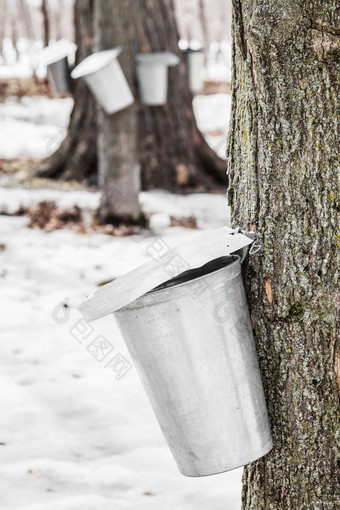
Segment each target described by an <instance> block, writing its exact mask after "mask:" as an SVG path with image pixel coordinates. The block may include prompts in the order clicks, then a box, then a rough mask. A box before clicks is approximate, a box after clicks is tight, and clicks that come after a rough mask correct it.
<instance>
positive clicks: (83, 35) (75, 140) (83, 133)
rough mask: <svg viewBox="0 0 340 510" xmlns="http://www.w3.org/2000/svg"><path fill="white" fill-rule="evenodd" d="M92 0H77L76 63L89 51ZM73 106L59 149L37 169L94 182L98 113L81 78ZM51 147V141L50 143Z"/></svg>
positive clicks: (54, 175) (48, 174)
mask: <svg viewBox="0 0 340 510" xmlns="http://www.w3.org/2000/svg"><path fill="white" fill-rule="evenodd" d="M92 17H93V0H76V2H75V13H74V20H75V29H76V44H77V46H78V50H77V53H76V63H78V62H80V61H81V60H83V59H84V58H85V57H87V56H88V55H90V54H91V53H92V44H93V21H92ZM73 86H74V107H73V110H72V114H71V119H70V124H69V128H68V133H67V136H66V138H65V140H64V141H63V142H62V144H61V146H60V147H59V149H57V151H56V152H54V153H53V154H52V155H51V156H50V157H49V158H48V159H46V160H44V161H43V162H42V163H41V164H40V166H39V168H38V169H37V175H40V176H41V177H50V178H56V179H59V178H63V179H66V180H72V179H74V180H77V181H80V182H81V181H84V180H85V179H87V180H88V181H89V182H90V183H96V181H97V112H96V102H95V99H94V97H93V95H92V94H91V93H90V91H89V89H88V88H87V86H86V85H85V82H84V80H77V81H76V82H73ZM51 149H53V140H52V142H51Z"/></svg>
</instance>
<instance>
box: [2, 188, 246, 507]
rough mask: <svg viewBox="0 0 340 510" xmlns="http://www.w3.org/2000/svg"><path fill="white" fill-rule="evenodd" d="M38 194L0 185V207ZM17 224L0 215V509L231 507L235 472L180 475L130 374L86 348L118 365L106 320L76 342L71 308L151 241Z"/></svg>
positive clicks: (79, 199) (206, 221) (216, 206)
mask: <svg viewBox="0 0 340 510" xmlns="http://www.w3.org/2000/svg"><path fill="white" fill-rule="evenodd" d="M48 193H51V191H49V192H48ZM42 198H47V195H46V191H44V190H39V191H37V190H22V189H11V190H2V191H1V195H0V204H1V205H2V206H4V205H6V204H7V206H8V208H9V209H10V208H11V207H12V208H13V207H16V206H17V205H18V204H19V203H25V204H28V203H31V204H32V203H35V202H37V201H39V200H41V199H42ZM48 198H53V199H55V200H56V201H57V202H58V203H59V204H63V205H65V206H66V205H71V204H73V203H77V204H79V205H81V206H83V207H85V206H88V207H89V208H93V207H95V205H96V203H97V200H98V195H97V194H95V193H86V192H67V191H59V192H54V195H53V197H52V196H48ZM141 201H142V203H143V207H144V209H145V210H147V211H149V212H156V213H157V212H160V211H167V212H170V213H171V212H172V211H176V215H187V214H195V215H197V216H198V219H199V224H200V226H204V227H209V228H212V227H217V226H220V225H223V224H225V223H226V222H227V221H228V220H227V210H226V206H225V198H224V197H223V196H220V195H201V196H200V195H195V196H194V195H193V196H189V197H176V196H172V195H171V194H168V193H164V192H152V193H143V194H142V196H141ZM26 223H27V219H26V218H25V217H8V216H0V243H1V244H2V245H4V246H2V249H3V251H1V252H0V278H1V286H0V308H1V310H2V313H1V328H2V342H1V344H0V345H1V346H0V349H1V353H0V360H1V361H0V363H1V371H0V373H1V384H0V398H1V402H2V412H1V415H0V430H1V435H0V449H1V450H0V451H1V459H2V462H1V467H0V478H1V496H0V497H1V500H2V502H1V504H0V507H1V508H13V509H25V510H38V509H39V510H40V509H41V510H64V509H65V510H73V509H74V510H78V509H79V508H82V509H83V510H92V509H93V510H97V509H98V508H100V509H101V510H105V509H110V510H111V509H112V508H114V509H117V510H120V509H132V508H133V509H140V510H142V509H145V510H146V509H152V508H155V509H159V508H164V509H168V508H169V509H176V510H180V509H183V510H184V509H185V510H190V509H192V510H194V509H195V510H197V509H198V510H203V509H204V510H211V509H214V510H219V509H221V510H222V509H223V510H225V509H227V510H238V509H239V508H240V476H241V473H240V470H236V471H233V472H230V473H226V474H222V475H218V476H212V477H208V478H201V479H191V478H186V477H183V476H182V475H181V474H180V473H179V472H178V470H177V467H176V465H175V462H174V460H173V459H172V456H171V454H170V452H169V450H168V447H167V446H166V444H165V441H164V439H163V437H162V435H161V432H160V430H159V427H158V424H157V422H156V419H155V417H154V415H153V412H152V410H151V408H150V405H149V403H148V401H147V399H146V396H145V394H144V391H143V388H142V386H141V383H140V381H139V379H138V377H137V375H136V372H135V370H134V369H131V370H129V371H128V373H127V374H126V375H125V377H124V378H122V379H121V380H119V381H117V380H116V379H115V374H114V373H113V372H112V370H110V369H109V368H105V367H104V363H103V362H99V361H97V360H96V359H95V358H94V357H93V354H91V353H90V352H89V351H88V350H87V347H88V346H89V343H91V342H92V341H93V340H94V339H95V338H96V337H97V336H98V335H100V334H101V335H103V336H104V337H105V338H106V339H107V340H108V341H109V342H110V343H111V345H112V346H113V347H114V351H113V352H114V353H120V354H123V355H124V356H125V357H126V358H127V360H130V358H129V355H128V353H127V351H126V349H125V346H124V344H123V340H122V338H121V336H120V334H119V332H118V329H117V327H116V325H115V322H114V319H113V317H108V318H105V319H102V320H100V321H97V322H95V323H93V328H94V329H93V331H92V333H91V334H90V337H89V338H88V339H87V340H85V341H84V340H81V338H80V337H81V334H80V333H79V331H78V330H79V326H80V323H79V322H78V321H79V319H80V316H79V314H78V312H77V311H76V310H75V307H76V305H77V304H78V303H79V302H80V301H81V300H82V298H84V297H85V295H86V294H88V293H90V292H93V291H94V290H95V289H96V288H97V286H98V284H99V283H100V282H103V281H106V280H108V279H111V278H114V277H117V276H119V275H120V274H122V273H124V272H126V271H128V270H130V269H132V268H133V267H135V266H136V265H138V264H140V263H142V262H144V261H146V260H148V255H147V252H146V248H147V247H148V246H149V245H150V244H151V243H152V241H153V240H154V239H155V236H153V235H152V234H148V235H147V236H143V235H140V236H133V237H126V238H114V237H110V236H105V235H101V234H93V235H77V234H75V233H73V232H72V231H70V230H67V229H65V230H59V231H55V232H52V233H50V234H46V233H44V232H42V231H40V230H31V229H27V228H26ZM195 235H197V231H195V230H189V229H184V228H180V227H176V228H174V227H173V228H166V229H165V230H164V231H163V232H161V233H159V234H158V236H161V237H162V238H163V239H164V240H165V241H166V242H167V243H168V244H169V245H170V246H174V245H176V244H177V243H178V242H181V241H183V240H185V239H188V238H190V237H193V236H195ZM65 302H66V303H67V304H68V306H69V308H67V309H65V308H63V307H62V306H60V304H61V303H65ZM83 336H84V334H83ZM79 341H80V342H81V343H79Z"/></svg>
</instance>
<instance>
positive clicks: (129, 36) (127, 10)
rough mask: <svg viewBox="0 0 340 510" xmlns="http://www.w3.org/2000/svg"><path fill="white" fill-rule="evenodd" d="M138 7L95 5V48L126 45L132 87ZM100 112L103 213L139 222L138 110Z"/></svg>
mask: <svg viewBox="0 0 340 510" xmlns="http://www.w3.org/2000/svg"><path fill="white" fill-rule="evenodd" d="M134 6H135V0H116V1H115V2H108V1H107V0H97V1H96V2H95V5H94V33H95V48H96V49H97V50H99V51H100V50H106V49H110V48H112V47H113V46H115V45H117V42H118V41H119V44H120V45H122V46H123V48H124V51H123V54H122V56H121V58H120V63H121V65H122V69H123V71H124V74H125V76H126V78H127V80H128V82H129V84H130V86H132V85H133V71H134V70H133V67H132V66H131V62H133V58H134V51H133V50H134V48H133V34H134V30H133V24H131V23H130V20H131V13H132V12H133V8H134ZM113 23H114V30H113V29H112V28H113ZM98 113H99V117H98V146H97V147H98V174H99V184H100V188H101V192H102V193H101V202H100V207H99V212H100V216H101V217H102V218H103V219H104V220H105V221H108V222H113V223H114V222H116V221H118V222H119V221H121V220H122V219H123V220H125V221H131V220H132V221H136V220H138V218H139V217H140V215H141V210H140V205H139V201H138V193H139V191H140V166H139V161H138V155H137V129H138V124H137V112H136V110H135V108H134V107H133V106H130V107H128V108H125V109H124V110H121V111H119V112H117V113H115V115H107V114H106V113H105V112H104V110H103V109H101V108H98Z"/></svg>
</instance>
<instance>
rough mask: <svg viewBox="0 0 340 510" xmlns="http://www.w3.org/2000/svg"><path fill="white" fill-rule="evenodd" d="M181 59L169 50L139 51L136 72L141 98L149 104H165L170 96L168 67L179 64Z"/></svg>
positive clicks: (142, 101) (144, 102) (143, 102)
mask: <svg viewBox="0 0 340 510" xmlns="http://www.w3.org/2000/svg"><path fill="white" fill-rule="evenodd" d="M179 62H180V59H179V58H178V56H177V55H175V54H174V53H171V52H169V51H159V52H154V53H138V54H137V55H136V72H137V81H138V88H139V98H140V102H141V103H142V104H145V105H148V106H162V105H165V104H166V102H167V98H168V67H170V66H175V65H178V64H179Z"/></svg>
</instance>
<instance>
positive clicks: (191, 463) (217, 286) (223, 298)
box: [114, 256, 272, 476]
mask: <svg viewBox="0 0 340 510" xmlns="http://www.w3.org/2000/svg"><path fill="white" fill-rule="evenodd" d="M114 317H115V318H116V320H117V323H118V325H119V328H120V330H121V332H122V334H123V337H124V339H125V342H126V344H127V346H128V349H129V351H130V354H131V357H132V359H133V361H134V363H135V366H136V369H137V371H138V373H139V375H140V378H141V380H142V383H143V385H144V388H145V390H146V392H147V394H148V397H149V399H150V401H151V404H152V406H153V409H154V411H155V414H156V416H157V418H158V421H159V424H160V427H161V429H162V431H163V434H164V436H165V439H166V441H167V442H168V444H169V446H170V449H171V451H172V453H173V455H174V457H175V460H176V462H177V464H178V467H179V469H180V471H181V472H182V473H183V474H184V475H187V476H204V475H212V474H216V473H220V472H224V471H229V470H231V469H235V468H237V467H239V466H243V465H245V464H248V463H249V462H252V461H254V460H256V459H258V458H259V457H262V456H263V455H265V454H266V453H267V452H269V451H270V449H271V448H272V439H271V432H270V426H269V421H268V415H267V410H266V404H265V399H264V393H263V388H262V382H261V377H260V371H259V366H258V361H257V354H256V350H255V344H254V339H253V336H252V327H251V323H250V317H249V313H248V308H247V302H246V297H245V292H244V288H243V282H242V277H241V264H240V261H239V258H238V257H235V256H227V257H222V258H219V259H216V260H213V261H212V262H209V263H208V264H205V265H204V266H202V267H201V268H199V269H192V270H189V271H187V272H185V273H183V274H181V275H180V276H178V277H176V278H173V279H172V280H169V281H168V282H166V283H163V284H162V285H160V286H159V287H157V288H156V289H154V290H152V291H151V292H148V293H146V294H144V295H143V296H141V297H139V298H138V299H136V300H135V301H133V302H132V303H130V304H129V305H127V306H125V307H124V308H121V309H120V310H117V311H115V312H114Z"/></svg>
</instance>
